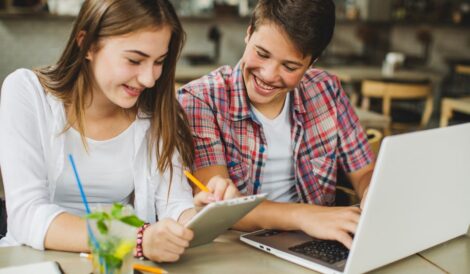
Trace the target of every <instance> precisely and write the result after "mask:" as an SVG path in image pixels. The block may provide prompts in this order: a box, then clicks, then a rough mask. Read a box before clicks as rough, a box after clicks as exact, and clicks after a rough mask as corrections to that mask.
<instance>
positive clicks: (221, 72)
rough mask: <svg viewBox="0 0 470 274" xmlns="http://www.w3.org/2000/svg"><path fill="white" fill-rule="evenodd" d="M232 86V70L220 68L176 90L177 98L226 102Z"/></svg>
mask: <svg viewBox="0 0 470 274" xmlns="http://www.w3.org/2000/svg"><path fill="white" fill-rule="evenodd" d="M233 86H234V68H232V67H231V66H228V65H226V66H221V67H219V68H217V69H215V70H213V71H211V72H209V73H208V74H206V75H204V76H202V77H201V78H199V79H196V80H193V81H191V82H189V83H187V84H186V85H184V86H182V87H181V88H180V89H179V90H178V95H179V96H178V97H179V98H180V99H182V97H184V96H194V97H197V98H199V99H201V100H203V101H208V100H209V101H213V100H226V99H227V98H228V97H229V96H230V93H231V91H232V90H233Z"/></svg>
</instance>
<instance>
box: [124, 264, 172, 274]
mask: <svg viewBox="0 0 470 274" xmlns="http://www.w3.org/2000/svg"><path fill="white" fill-rule="evenodd" d="M132 268H134V269H135V270H139V271H144V272H149V273H157V274H166V273H168V272H167V271H166V270H164V269H161V268H159V267H156V266H149V265H143V264H134V265H133V266H132Z"/></svg>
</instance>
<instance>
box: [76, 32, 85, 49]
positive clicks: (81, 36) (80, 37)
mask: <svg viewBox="0 0 470 274" xmlns="http://www.w3.org/2000/svg"><path fill="white" fill-rule="evenodd" d="M85 35H86V31H84V30H81V31H79V32H78V34H77V37H76V38H75V41H76V42H77V45H78V47H81V46H82V43H83V39H84V38H85Z"/></svg>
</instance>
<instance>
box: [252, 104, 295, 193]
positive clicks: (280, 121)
mask: <svg viewBox="0 0 470 274" xmlns="http://www.w3.org/2000/svg"><path fill="white" fill-rule="evenodd" d="M289 106H290V105H289V96H286V100H285V102H284V107H283V108H282V111H281V113H280V114H279V115H278V116H277V117H276V118H274V119H268V118H266V117H265V116H264V115H263V114H262V113H261V112H259V111H258V110H257V109H256V108H254V107H252V109H253V112H254V114H255V116H256V118H257V119H258V120H259V122H261V125H262V126H263V132H264V136H265V137H266V142H267V148H266V152H265V153H267V161H266V167H265V168H264V173H263V175H262V176H263V181H262V182H261V189H260V193H267V194H268V196H267V199H269V200H272V201H276V202H298V201H299V197H298V194H297V191H296V189H295V175H294V160H293V148H292V138H291V122H290V117H289V113H290V111H289V108H290V107H289Z"/></svg>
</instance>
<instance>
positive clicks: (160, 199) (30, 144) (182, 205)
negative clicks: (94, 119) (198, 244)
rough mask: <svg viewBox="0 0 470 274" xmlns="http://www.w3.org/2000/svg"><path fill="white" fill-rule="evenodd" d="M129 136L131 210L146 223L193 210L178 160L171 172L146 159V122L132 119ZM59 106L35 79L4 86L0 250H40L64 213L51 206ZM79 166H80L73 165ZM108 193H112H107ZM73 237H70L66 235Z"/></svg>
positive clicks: (62, 160) (62, 159)
mask: <svg viewBox="0 0 470 274" xmlns="http://www.w3.org/2000/svg"><path fill="white" fill-rule="evenodd" d="M134 123H135V135H134V143H133V146H134V159H133V176H134V180H133V181H134V208H135V211H136V214H137V216H139V217H140V218H141V219H143V220H145V221H146V222H150V223H152V222H155V221H156V215H158V218H159V219H163V218H167V217H169V218H173V219H175V220H176V219H178V217H179V216H180V214H181V213H182V212H183V211H184V210H186V209H188V208H191V207H193V201H192V191H191V187H190V186H189V184H188V182H187V181H186V179H185V177H184V175H183V170H182V165H181V162H180V161H179V158H180V157H179V155H177V153H175V155H174V157H173V159H172V162H173V166H174V169H173V170H174V171H173V180H172V182H171V188H170V193H169V192H168V189H169V187H170V172H169V171H166V172H165V173H163V174H162V173H160V172H159V171H158V170H157V169H156V162H155V157H152V160H151V161H149V159H148V155H149V154H148V153H147V138H146V136H147V131H148V128H149V126H150V122H149V120H148V119H142V118H137V120H136V121H135V122H134ZM65 125H66V116H65V111H64V106H63V103H62V102H61V101H60V100H59V99H58V98H56V97H54V96H53V95H52V94H50V93H46V92H45V91H44V89H43V88H42V86H41V84H40V83H39V80H38V78H37V76H36V75H35V74H34V73H33V72H32V71H31V70H27V69H19V70H17V71H15V72H13V73H12V74H10V75H9V76H8V77H7V78H6V79H5V81H4V83H3V86H2V90H1V97H0V166H1V170H2V174H3V183H4V188H5V199H6V204H7V214H8V232H7V235H6V237H5V238H3V239H1V240H0V246H2V245H3V246H5V245H19V244H25V245H29V246H31V247H33V248H36V249H40V250H42V249H44V238H45V235H46V232H47V229H48V227H49V225H50V223H51V222H52V220H53V219H54V218H55V217H56V216H57V215H58V214H60V213H62V212H64V211H65V210H64V209H63V208H61V207H60V206H58V205H57V204H54V203H53V202H52V201H54V195H55V189H56V185H57V180H58V178H59V176H60V174H61V173H62V171H63V169H64V166H65V164H68V162H67V157H66V155H65V153H64V139H65V137H64V134H62V131H63V130H64V126H65ZM77 165H78V166H79V165H80V163H77ZM110 191H112V189H110ZM71 236H72V237H73V235H71Z"/></svg>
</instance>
